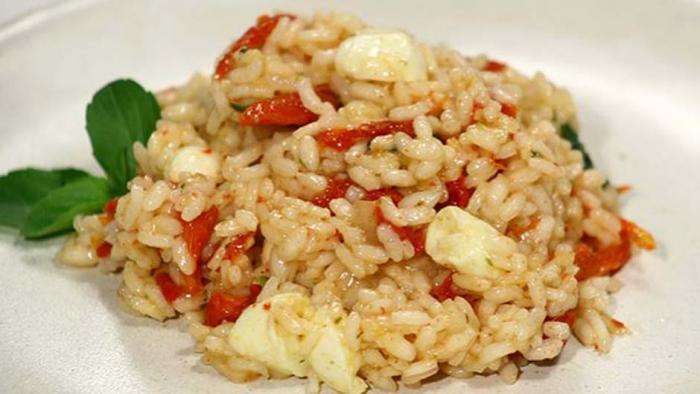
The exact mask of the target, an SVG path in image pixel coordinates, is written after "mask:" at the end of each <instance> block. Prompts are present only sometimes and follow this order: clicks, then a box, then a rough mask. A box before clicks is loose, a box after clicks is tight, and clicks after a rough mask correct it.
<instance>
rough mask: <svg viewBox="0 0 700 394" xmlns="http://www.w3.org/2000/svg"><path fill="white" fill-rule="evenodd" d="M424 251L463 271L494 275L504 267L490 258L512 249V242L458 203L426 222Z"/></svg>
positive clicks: (434, 258) (442, 263) (439, 260)
mask: <svg viewBox="0 0 700 394" xmlns="http://www.w3.org/2000/svg"><path fill="white" fill-rule="evenodd" d="M425 251H426V253H427V254H428V255H429V256H430V257H432V258H433V260H435V262H436V263H438V264H441V265H444V266H447V267H450V268H452V269H454V270H456V271H458V272H461V273H464V274H472V275H475V276H479V277H484V278H489V279H495V278H497V277H498V276H499V275H501V274H502V273H503V272H504V271H503V270H501V269H499V268H497V267H495V266H494V265H493V261H494V259H496V258H503V257H504V256H507V255H508V254H510V253H513V252H515V251H516V245H515V242H514V241H513V240H512V239H510V238H508V237H506V236H505V235H503V234H501V233H500V232H498V230H496V229H495V228H493V227H492V226H491V225H490V224H488V223H486V222H485V221H483V220H481V219H479V218H477V217H475V216H473V215H472V214H470V213H469V212H467V211H465V210H463V209H460V208H458V207H454V206H451V207H445V208H443V209H442V210H440V212H438V213H437V215H436V216H435V219H434V220H433V222H432V223H430V225H429V226H428V232H427V234H426V240H425Z"/></svg>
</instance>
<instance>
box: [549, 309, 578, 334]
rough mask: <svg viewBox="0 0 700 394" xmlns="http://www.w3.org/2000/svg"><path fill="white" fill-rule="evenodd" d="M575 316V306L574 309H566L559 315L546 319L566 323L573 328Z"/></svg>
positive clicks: (576, 315) (576, 316)
mask: <svg viewBox="0 0 700 394" xmlns="http://www.w3.org/2000/svg"><path fill="white" fill-rule="evenodd" d="M577 318H578V312H576V308H574V309H569V310H568V311H566V312H564V314H562V315H559V316H557V317H553V318H547V320H548V321H558V322H561V323H566V324H568V325H569V328H571V329H573V328H574V323H575V322H576V319H577Z"/></svg>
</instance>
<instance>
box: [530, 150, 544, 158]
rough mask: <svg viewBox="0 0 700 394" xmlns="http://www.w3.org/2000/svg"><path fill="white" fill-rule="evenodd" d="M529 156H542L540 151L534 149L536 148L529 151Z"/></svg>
mask: <svg viewBox="0 0 700 394" xmlns="http://www.w3.org/2000/svg"><path fill="white" fill-rule="evenodd" d="M530 157H537V158H541V157H542V153H540V152H538V151H536V150H533V151H530Z"/></svg>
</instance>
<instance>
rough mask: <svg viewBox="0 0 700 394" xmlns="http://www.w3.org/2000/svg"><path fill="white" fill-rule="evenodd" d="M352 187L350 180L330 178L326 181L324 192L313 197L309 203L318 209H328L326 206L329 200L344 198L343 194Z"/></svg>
mask: <svg viewBox="0 0 700 394" xmlns="http://www.w3.org/2000/svg"><path fill="white" fill-rule="evenodd" d="M352 185H353V182H352V181H351V180H350V179H345V178H331V179H329V180H328V185H327V186H326V190H324V191H323V192H322V193H321V194H319V195H318V196H316V197H314V198H313V199H312V200H311V202H312V203H313V204H314V205H318V206H319V207H323V208H328V204H329V203H330V202H331V200H335V199H336V198H343V197H345V193H346V192H347V191H348V189H349V188H350V186H352Z"/></svg>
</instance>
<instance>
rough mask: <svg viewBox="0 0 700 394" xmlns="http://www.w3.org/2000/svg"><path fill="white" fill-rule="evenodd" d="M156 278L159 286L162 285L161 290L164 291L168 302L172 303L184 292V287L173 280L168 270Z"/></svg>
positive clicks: (164, 296)
mask: <svg viewBox="0 0 700 394" xmlns="http://www.w3.org/2000/svg"><path fill="white" fill-rule="evenodd" d="M155 280H156V284H157V285H158V287H160V292H161V293H163V298H165V300H166V301H168V303H171V304H172V303H173V301H175V300H176V299H178V298H180V297H181V296H182V295H183V294H184V291H183V290H182V287H180V286H178V285H177V284H176V283H175V282H173V280H172V278H171V277H170V275H168V274H167V273H166V272H161V273H159V274H157V275H156V277H155Z"/></svg>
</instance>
